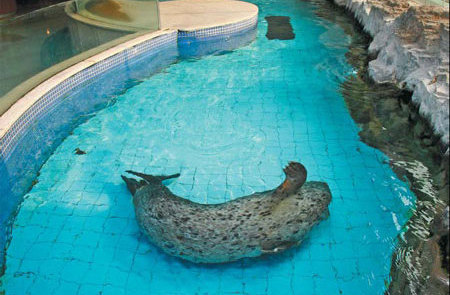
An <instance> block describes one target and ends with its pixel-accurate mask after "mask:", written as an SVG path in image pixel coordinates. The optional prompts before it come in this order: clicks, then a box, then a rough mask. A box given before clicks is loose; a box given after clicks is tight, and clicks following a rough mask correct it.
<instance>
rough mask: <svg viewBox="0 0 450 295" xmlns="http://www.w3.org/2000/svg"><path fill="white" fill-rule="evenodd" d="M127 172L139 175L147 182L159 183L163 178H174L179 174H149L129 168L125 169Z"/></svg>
mask: <svg viewBox="0 0 450 295" xmlns="http://www.w3.org/2000/svg"><path fill="white" fill-rule="evenodd" d="M126 172H127V173H130V174H133V175H136V176H139V177H140V178H142V179H144V180H145V181H147V182H148V183H160V182H161V181H163V180H166V179H171V178H176V177H179V176H180V173H176V174H172V175H156V176H153V175H150V174H144V173H140V172H134V171H131V170H127V171H126Z"/></svg>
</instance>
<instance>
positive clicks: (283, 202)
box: [122, 162, 331, 263]
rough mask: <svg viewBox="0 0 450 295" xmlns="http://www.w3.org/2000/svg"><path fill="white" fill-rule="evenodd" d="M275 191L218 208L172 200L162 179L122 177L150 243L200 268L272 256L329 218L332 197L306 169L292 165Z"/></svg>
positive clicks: (176, 199) (174, 196)
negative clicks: (271, 254) (194, 263)
mask: <svg viewBox="0 0 450 295" xmlns="http://www.w3.org/2000/svg"><path fill="white" fill-rule="evenodd" d="M284 171H285V173H286V180H285V181H284V182H283V183H282V184H281V185H280V186H279V187H278V188H276V189H275V190H270V191H266V192H262V193H255V194H252V195H250V196H246V197H242V198H239V199H236V200H233V201H229V202H226V203H222V204H216V205H207V204H199V203H194V202H191V201H189V200H186V199H183V198H180V197H178V196H176V195H174V194H173V193H172V192H171V191H170V190H169V189H168V188H167V187H165V186H164V185H163V184H162V180H165V179H168V178H174V177H178V176H179V174H176V175H170V176H151V175H145V174H142V173H137V172H132V171H127V172H129V173H132V174H134V175H137V176H140V177H142V178H143V179H144V180H141V181H139V182H138V181H136V180H134V179H131V178H127V177H124V176H122V177H123V179H124V180H125V182H126V183H127V186H128V188H129V189H130V191H131V193H132V194H133V195H134V198H133V201H134V206H135V212H136V218H137V220H138V223H139V225H140V226H141V228H142V229H143V231H144V232H145V233H146V234H147V235H148V237H149V238H150V240H151V241H152V242H153V243H155V244H156V245H158V246H159V247H161V248H162V249H163V250H164V251H165V252H167V253H168V254H171V255H174V256H178V257H180V258H183V259H187V260H190V261H193V262H198V263H222V262H229V261H234V260H237V259H240V258H243V257H255V256H259V255H261V254H265V253H276V252H279V251H281V250H284V249H287V248H289V247H291V246H294V245H298V244H299V243H301V242H302V240H303V239H304V237H305V235H306V234H307V233H308V232H309V230H310V229H311V228H312V227H313V226H314V225H315V224H316V223H318V222H319V221H320V220H321V219H322V217H325V216H327V214H328V204H329V203H330V201H331V193H330V190H329V188H328V185H327V184H326V183H323V182H307V183H305V181H306V169H305V168H304V167H303V165H301V164H299V163H294V162H291V163H290V164H289V166H287V167H286V168H285V169H284Z"/></svg>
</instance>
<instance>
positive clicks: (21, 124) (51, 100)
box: [0, 32, 177, 161]
mask: <svg viewBox="0 0 450 295" xmlns="http://www.w3.org/2000/svg"><path fill="white" fill-rule="evenodd" d="M176 39H177V34H176V32H173V33H168V34H165V35H160V36H157V37H155V38H152V39H150V40H146V41H144V42H142V43H140V44H138V45H135V46H133V47H131V48H127V49H125V50H122V51H121V52H119V53H117V54H114V55H112V56H110V57H108V58H106V59H103V60H101V61H100V62H98V63H95V64H93V65H92V66H90V67H88V68H85V69H83V70H81V71H79V72H78V73H76V74H74V75H73V76H71V77H69V78H68V79H66V80H64V81H63V82H62V83H60V84H58V85H56V86H55V87H53V88H52V89H51V90H49V91H48V92H47V93H46V94H44V95H43V96H42V97H40V98H39V99H38V100H37V101H36V103H34V104H33V105H32V106H31V107H30V108H29V109H28V110H27V111H25V112H24V113H23V114H22V115H21V116H20V118H19V119H18V120H17V121H16V122H14V123H13V125H12V126H11V128H9V129H8V131H7V132H6V133H5V135H4V136H3V137H2V138H1V139H0V157H2V158H3V159H4V160H5V161H6V160H8V158H9V156H10V155H11V154H12V153H13V151H14V149H15V148H16V147H17V144H18V142H19V140H20V136H21V135H23V134H25V132H26V131H27V130H26V129H28V128H29V127H30V126H31V125H32V124H33V123H34V122H36V120H39V119H40V118H41V117H43V116H44V115H45V114H47V113H48V112H49V111H50V110H52V109H53V108H55V107H56V106H57V105H58V104H59V103H60V102H62V100H63V99H64V98H65V97H66V96H67V94H68V93H70V92H71V91H73V90H75V89H77V88H80V87H82V86H84V85H86V83H89V82H91V81H92V80H93V79H94V78H96V77H98V76H99V75H101V74H102V73H104V72H106V71H108V70H112V69H114V68H116V67H118V66H119V65H121V64H123V63H125V62H126V61H129V60H130V59H133V58H136V57H137V56H139V55H142V54H148V53H156V52H158V51H160V50H162V49H164V48H165V46H166V45H169V44H174V43H175V42H176Z"/></svg>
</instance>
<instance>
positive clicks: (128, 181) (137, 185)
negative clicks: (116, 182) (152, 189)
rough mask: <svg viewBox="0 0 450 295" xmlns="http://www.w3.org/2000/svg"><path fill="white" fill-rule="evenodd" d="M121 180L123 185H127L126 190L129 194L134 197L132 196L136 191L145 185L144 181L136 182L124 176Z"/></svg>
mask: <svg viewBox="0 0 450 295" xmlns="http://www.w3.org/2000/svg"><path fill="white" fill-rule="evenodd" d="M122 179H123V180H124V181H125V183H126V184H127V188H128V190H129V191H130V192H131V194H132V195H133V196H134V194H135V193H136V191H137V190H138V189H139V188H140V187H142V186H144V185H145V184H146V183H145V182H144V181H137V180H136V179H134V178H128V177H126V176H123V175H122Z"/></svg>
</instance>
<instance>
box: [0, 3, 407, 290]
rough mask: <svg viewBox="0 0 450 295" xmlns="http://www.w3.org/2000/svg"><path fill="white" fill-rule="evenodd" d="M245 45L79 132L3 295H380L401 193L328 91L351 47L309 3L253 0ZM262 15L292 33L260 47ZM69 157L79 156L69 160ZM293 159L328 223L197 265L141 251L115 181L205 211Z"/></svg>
mask: <svg viewBox="0 0 450 295" xmlns="http://www.w3.org/2000/svg"><path fill="white" fill-rule="evenodd" d="M254 3H256V4H257V5H258V6H259V8H260V16H259V24H258V36H257V39H256V41H254V42H253V43H251V44H250V45H248V46H246V47H243V48H241V49H238V50H234V51H231V52H226V53H223V54H219V55H214V56H207V57H203V58H200V59H185V60H181V61H180V62H178V63H175V64H172V65H171V66H169V67H167V68H166V69H164V70H163V71H162V72H160V73H158V74H156V75H154V76H152V77H150V78H148V79H145V80H143V81H142V82H141V83H139V84H137V85H134V86H133V87H131V88H129V89H128V90H127V91H125V92H124V93H123V94H121V95H119V96H118V97H116V102H115V104H113V105H111V106H109V107H107V108H104V109H103V110H101V111H98V112H97V113H96V114H95V116H94V117H92V118H91V119H89V120H88V121H86V122H85V123H84V124H82V125H80V126H78V127H77V128H76V129H75V130H74V131H73V134H72V135H70V136H69V137H67V138H66V139H65V140H64V141H63V142H62V144H61V145H60V146H59V147H58V148H57V149H56V151H55V152H54V153H53V155H52V156H51V157H50V159H49V160H48V161H47V162H46V163H45V164H44V166H43V167H42V168H41V170H40V175H39V177H38V183H37V184H36V185H35V186H34V187H33V188H32V190H31V191H30V192H29V193H28V194H27V195H26V196H25V199H24V202H23V203H22V205H21V207H20V210H19V212H18V215H17V217H16V219H15V220H14V224H13V230H12V238H11V241H10V244H9V247H8V249H7V253H6V269H5V274H4V276H3V277H2V278H1V286H0V290H1V288H3V290H4V291H5V293H6V294H103V295H104V294H250V295H258V294H276V295H278V294H280V295H282V294H382V293H383V292H384V290H385V288H386V284H387V282H388V281H389V271H390V266H391V255H392V253H393V250H394V248H395V246H396V240H397V236H398V235H399V233H401V231H402V227H403V225H404V224H405V222H406V221H407V219H408V217H409V216H410V209H411V208H412V206H413V204H414V201H415V198H414V196H413V194H412V193H411V192H410V191H409V189H408V186H407V184H406V183H404V182H402V181H401V180H399V179H398V178H397V177H396V175H395V174H394V173H393V171H392V170H391V168H390V167H389V159H388V158H387V157H386V156H385V155H383V154H382V153H381V152H379V151H378V150H376V149H373V148H371V147H369V146H367V145H365V144H364V143H362V142H361V141H360V140H359V137H358V131H359V128H358V126H357V125H356V124H355V123H354V122H353V120H352V118H351V117H350V115H349V112H348V110H347V108H346V105H345V103H344V100H343V98H342V96H341V94H340V93H339V86H340V83H341V82H342V81H343V80H344V79H345V77H346V76H347V75H352V74H354V73H353V69H352V68H351V67H350V66H349V65H348V64H347V62H346V58H345V53H346V52H347V50H348V46H349V43H350V37H349V36H347V35H346V34H345V33H344V32H343V31H342V30H341V28H340V27H339V26H338V25H336V24H333V23H330V22H328V21H325V20H323V19H321V18H319V17H317V16H316V15H315V13H314V12H315V9H316V6H315V5H314V4H313V3H309V2H302V1H293V0H280V1H276V2H275V1H254ZM269 15H279V16H289V17H290V18H291V24H292V27H293V28H294V32H295V35H296V38H295V39H293V40H286V41H279V40H267V39H266V37H265V34H266V30H267V24H266V22H265V21H264V17H266V16H269ZM76 148H80V149H82V150H84V151H86V154H85V155H75V154H74V150H75V149H76ZM290 160H297V161H300V162H302V163H303V164H304V165H305V166H306V168H307V169H308V173H309V177H308V180H320V181H325V182H327V183H328V184H329V186H330V189H331V191H332V194H333V200H332V203H331V205H330V217H329V218H328V219H327V220H325V221H323V222H322V223H320V224H319V225H318V226H317V227H315V228H314V229H313V230H312V231H311V233H310V235H309V238H308V239H307V240H306V241H305V242H304V243H303V244H302V245H301V246H300V247H297V248H295V249H291V250H289V251H287V252H284V253H281V254H279V255H274V256H268V257H261V258H257V259H247V260H242V261H239V262H236V263H231V264H222V265H209V266H206V265H195V264H191V263H187V262H183V261H181V260H179V259H176V258H173V257H170V256H167V255H166V254H164V253H162V252H161V251H160V250H159V249H157V248H155V247H154V246H153V245H151V244H149V243H148V242H147V240H146V238H145V236H143V235H142V234H141V233H140V232H139V228H138V226H137V223H136V221H135V218H134V212H133V206H132V203H131V197H130V195H129V192H128V191H127V189H126V187H125V185H124V183H123V182H122V180H121V178H120V175H121V174H122V173H124V171H125V170H127V169H133V170H137V171H144V172H147V173H154V174H160V173H174V172H180V173H181V177H180V178H179V179H177V180H175V181H172V182H171V183H170V184H169V187H170V189H171V190H172V191H173V192H175V193H176V194H179V195H181V196H185V197H186V198H189V199H191V200H193V201H197V202H202V203H219V202H224V201H227V200H231V199H235V198H238V197H241V196H244V195H248V194H250V193H252V192H255V191H263V190H267V189H271V188H274V187H275V186H277V185H278V184H279V183H280V182H281V181H282V179H283V176H282V170H281V169H282V167H283V166H284V165H285V164H286V163H287V162H288V161H290Z"/></svg>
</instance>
